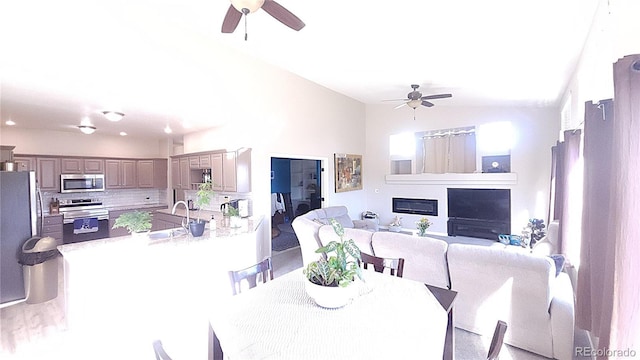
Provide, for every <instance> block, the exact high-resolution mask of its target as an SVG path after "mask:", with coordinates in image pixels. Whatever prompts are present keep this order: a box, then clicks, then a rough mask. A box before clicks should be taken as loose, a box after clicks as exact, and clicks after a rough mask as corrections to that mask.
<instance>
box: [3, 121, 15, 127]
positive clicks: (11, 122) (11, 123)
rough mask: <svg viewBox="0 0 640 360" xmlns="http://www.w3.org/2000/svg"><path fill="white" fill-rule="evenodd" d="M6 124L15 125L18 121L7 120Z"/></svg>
mask: <svg viewBox="0 0 640 360" xmlns="http://www.w3.org/2000/svg"><path fill="white" fill-rule="evenodd" d="M5 124H7V125H9V126H13V125H15V124H16V123H15V122H14V121H13V120H7V121H6V122H5Z"/></svg>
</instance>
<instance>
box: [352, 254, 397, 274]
mask: <svg viewBox="0 0 640 360" xmlns="http://www.w3.org/2000/svg"><path fill="white" fill-rule="evenodd" d="M360 257H361V258H362V264H363V266H364V268H365V269H367V265H368V264H371V265H373V269H374V270H375V271H376V272H379V273H381V272H383V271H384V269H385V268H389V270H390V272H391V275H395V276H397V277H402V270H403V269H404V259H403V258H397V259H392V258H382V257H378V256H374V255H369V254H367V253H363V252H361V253H360Z"/></svg>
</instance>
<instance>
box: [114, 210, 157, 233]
mask: <svg viewBox="0 0 640 360" xmlns="http://www.w3.org/2000/svg"><path fill="white" fill-rule="evenodd" d="M151 217H152V215H151V213H150V212H148V211H138V210H136V211H132V212H127V213H124V214H121V215H120V216H118V218H117V219H116V221H115V222H114V223H113V227H112V228H113V229H117V228H121V227H123V228H126V229H127V231H129V234H131V235H137V234H146V233H148V232H149V231H150V230H151Z"/></svg>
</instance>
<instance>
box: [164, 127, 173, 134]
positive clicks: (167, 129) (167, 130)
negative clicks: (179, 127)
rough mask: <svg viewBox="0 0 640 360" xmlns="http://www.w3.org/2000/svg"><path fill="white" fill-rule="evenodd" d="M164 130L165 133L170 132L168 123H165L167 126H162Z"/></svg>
mask: <svg viewBox="0 0 640 360" xmlns="http://www.w3.org/2000/svg"><path fill="white" fill-rule="evenodd" d="M164 132H165V133H167V134H171V133H172V132H173V130H171V128H170V127H169V125H167V126H166V127H165V128H164Z"/></svg>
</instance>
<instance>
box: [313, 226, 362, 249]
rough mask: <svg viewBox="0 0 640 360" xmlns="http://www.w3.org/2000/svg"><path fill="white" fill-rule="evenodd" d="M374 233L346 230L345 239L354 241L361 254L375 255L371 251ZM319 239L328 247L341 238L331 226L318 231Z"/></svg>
mask: <svg viewBox="0 0 640 360" xmlns="http://www.w3.org/2000/svg"><path fill="white" fill-rule="evenodd" d="M372 235H373V233H372V232H371V231H367V230H362V229H349V228H345V229H344V239H345V240H349V239H353V241H354V242H355V243H356V245H357V246H358V248H359V249H360V251H361V252H365V253H367V254H373V250H372V249H371V236H372ZM318 237H319V238H320V242H321V243H322V245H323V246H324V245H327V244H328V243H329V242H330V241H340V237H339V236H338V234H336V232H335V231H334V230H333V226H331V225H323V226H321V227H320V229H318Z"/></svg>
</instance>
